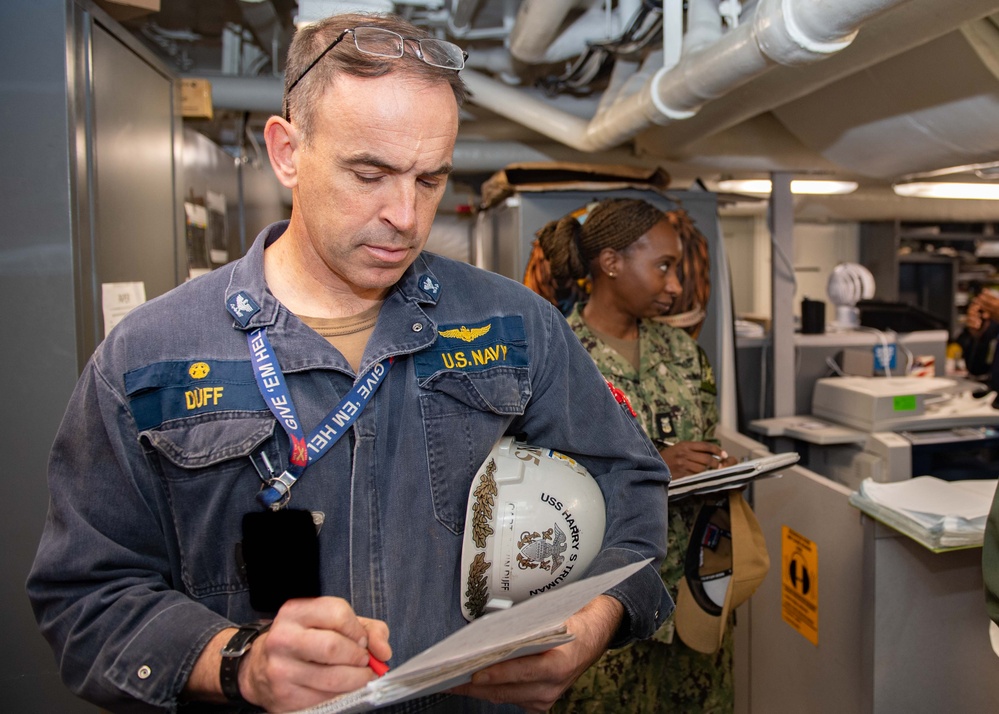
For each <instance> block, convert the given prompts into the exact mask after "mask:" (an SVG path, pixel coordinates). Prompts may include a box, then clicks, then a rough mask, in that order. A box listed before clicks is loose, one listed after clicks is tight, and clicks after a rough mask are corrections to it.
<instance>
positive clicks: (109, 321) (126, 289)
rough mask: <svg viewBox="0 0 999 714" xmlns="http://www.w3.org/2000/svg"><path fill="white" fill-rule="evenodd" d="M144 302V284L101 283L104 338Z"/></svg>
mask: <svg viewBox="0 0 999 714" xmlns="http://www.w3.org/2000/svg"><path fill="white" fill-rule="evenodd" d="M145 301H146V284H145V283H143V282H135V283H102V284H101V306H102V307H103V310H104V336H105V337H107V336H108V333H109V332H111V328H112V327H114V326H115V325H117V324H118V323H119V322H121V319H122V318H123V317H125V315H127V314H128V313H129V312H131V311H132V310H133V309H134V308H136V307H138V306H139V305H141V304H142V303H144V302H145Z"/></svg>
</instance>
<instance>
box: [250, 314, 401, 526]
mask: <svg viewBox="0 0 999 714" xmlns="http://www.w3.org/2000/svg"><path fill="white" fill-rule="evenodd" d="M246 341H247V344H249V346H250V357H251V360H250V361H251V362H252V364H253V375H254V377H256V380H257V387H258V388H259V389H260V394H261V396H263V398H264V401H265V402H266V403H267V408H268V409H270V410H271V413H272V414H274V416H275V417H276V418H277V420H278V423H280V424H281V426H282V428H283V429H284V430H285V432H287V434H288V439H289V441H290V442H291V455H290V456H289V458H288V462H289V465H288V468H287V469H285V470H284V471H283V472H282V473H281V474H280V475H275V476H274V477H273V478H271V479H269V480H268V481H267V483H266V485H265V487H264V488H263V489H262V490H261V491H260V493H258V494H257V500H258V501H259V502H260V503H261V505H263V506H265V507H267V508H272V509H277V508H281V507H282V506H283V505H284V502H285V501H286V499H285V496H287V495H288V494H289V491H290V489H291V487H292V485H294V483H295V482H296V481H298V479H299V478H300V477H301V476H302V472H303V471H305V468H306V467H307V466H308V465H309V464H311V463H313V462H315V461H317V460H319V459H320V458H322V457H323V456H324V455H325V454H326V452H328V451H329V450H330V448H331V447H332V446H333V444H335V443H336V442H337V441H338V440H339V439H340V437H341V436H343V434H344V433H345V432H346V431H347V430H348V429H349V428H350V426H351V425H352V424H353V423H354V421H355V420H356V419H357V417H358V416H359V415H360V413H361V411H362V410H363V409H364V407H366V406H367V404H368V402H369V401H370V400H371V397H372V396H374V393H375V391H376V390H377V389H378V387H380V386H381V384H382V382H383V381H385V375H386V374H387V373H388V371H389V368H391V367H392V363H393V358H392V357H389V358H388V359H386V360H383V361H381V362H379V363H377V364H376V365H374V366H373V367H372V368H371V369H369V370H368V371H367V372H366V373H365V374H364V376H363V377H361V378H360V379H359V380H357V382H356V383H355V384H354V386H353V387H352V388H351V390H350V391H349V392H348V393H347V395H346V396H345V397H344V398H343V399H342V400H340V403H339V404H337V405H336V406H335V407H333V410H332V411H331V412H330V413H329V414H327V415H326V417H325V418H324V419H323V420H322V421H321V422H320V423H319V425H318V426H317V427H316V428H315V429H313V430H312V432H311V433H310V434H309V436H308V438H306V437H305V432H304V431H303V430H302V424H301V422H300V421H299V420H298V414H297V413H296V412H295V405H294V404H293V403H292V401H291V394H290V393H289V392H288V386H287V384H286V383H285V379H284V374H283V373H282V372H281V366H280V365H279V364H278V361H277V358H276V357H275V356H274V350H273V348H272V347H271V343H270V340H268V339H267V330H266V328H259V329H257V330H253V331H252V332H249V333H247V335H246ZM265 463H266V462H265ZM268 467H269V464H268Z"/></svg>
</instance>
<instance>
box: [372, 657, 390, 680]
mask: <svg viewBox="0 0 999 714" xmlns="http://www.w3.org/2000/svg"><path fill="white" fill-rule="evenodd" d="M368 667H370V668H371V671H372V672H374V673H375V674H377V675H378V676H379V677H381V676H382V675H383V674H385V673H386V672H388V671H389V666H388V665H387V664H385V663H384V662H382V661H381V660H380V659H375V656H374V655H373V654H369V655H368Z"/></svg>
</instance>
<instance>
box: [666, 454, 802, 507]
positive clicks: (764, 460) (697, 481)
mask: <svg viewBox="0 0 999 714" xmlns="http://www.w3.org/2000/svg"><path fill="white" fill-rule="evenodd" d="M800 458H801V457H800V455H799V454H798V452H796V451H789V452H788V453H786V454H771V455H769V456H761V457H759V458H756V459H750V460H748V461H740V462H739V463H737V464H732V465H731V466H725V467H723V468H720V469H708V470H707V471H701V472H700V473H698V474H694V475H692V476H684V477H683V478H681V479H677V480H675V481H672V482H670V485H669V497H670V500H679V499H681V498H685V497H687V496H693V495H699V494H705V493H714V492H716V491H727V490H730V489H734V488H742V487H743V486H745V485H747V484H748V483H750V482H751V481H755V480H756V479H758V478H762V477H769V476H779V475H780V473H779V472H780V471H781V469H786V468H787V467H789V466H793V465H794V464H796V463H798V460H799V459H800Z"/></svg>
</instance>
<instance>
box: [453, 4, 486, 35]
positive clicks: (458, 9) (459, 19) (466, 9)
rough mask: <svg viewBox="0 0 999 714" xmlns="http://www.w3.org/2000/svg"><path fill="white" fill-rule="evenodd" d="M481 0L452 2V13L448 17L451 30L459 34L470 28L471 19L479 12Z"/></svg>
mask: <svg viewBox="0 0 999 714" xmlns="http://www.w3.org/2000/svg"><path fill="white" fill-rule="evenodd" d="M481 4H482V0H454V2H453V3H452V7H453V11H452V12H451V14H450V15H449V16H448V22H449V23H450V25H451V29H453V30H455V31H456V32H458V33H460V32H461V31H463V30H467V29H468V28H470V27H471V26H472V18H473V17H475V13H476V12H478V10H479V5H481Z"/></svg>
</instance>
